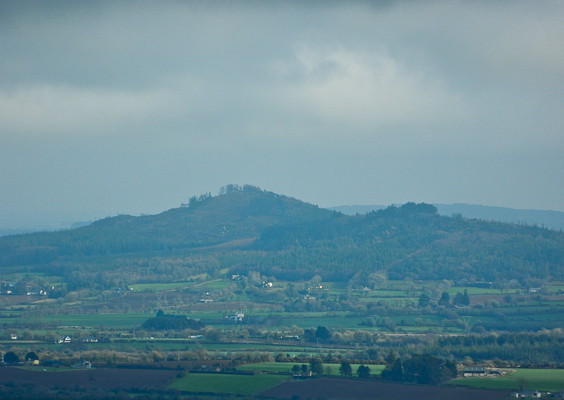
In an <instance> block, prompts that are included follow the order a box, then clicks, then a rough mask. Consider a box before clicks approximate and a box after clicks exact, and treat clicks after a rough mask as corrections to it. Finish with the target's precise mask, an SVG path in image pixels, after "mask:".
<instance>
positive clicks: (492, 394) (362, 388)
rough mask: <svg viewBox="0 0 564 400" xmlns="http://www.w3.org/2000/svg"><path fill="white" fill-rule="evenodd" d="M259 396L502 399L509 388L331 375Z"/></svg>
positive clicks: (387, 399)
mask: <svg viewBox="0 0 564 400" xmlns="http://www.w3.org/2000/svg"><path fill="white" fill-rule="evenodd" d="M261 395H263V396H268V397H274V398H278V399H290V398H292V397H293V396H298V397H300V398H327V399H329V398H331V399H358V400H364V399H366V400H369V399H376V400H405V399H418V400H443V399H444V400H447V399H448V400H451V399H454V398H456V399H457V400H475V399H484V400H502V399H507V397H508V395H509V392H504V391H492V390H471V389H469V390H460V389H451V388H444V387H428V386H414V385H398V384H392V383H383V382H369V381H345V380H342V379H335V378H331V379H329V378H323V379H314V380H306V381H303V382H287V383H283V384H281V385H279V386H277V387H274V388H273V389H270V390H267V391H265V392H263V393H261Z"/></svg>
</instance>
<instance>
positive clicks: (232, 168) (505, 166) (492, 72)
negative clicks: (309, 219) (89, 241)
mask: <svg viewBox="0 0 564 400" xmlns="http://www.w3.org/2000/svg"><path fill="white" fill-rule="evenodd" d="M1 7H2V8H0V53H1V54H2V55H3V56H2V58H0V120H1V121H2V126H1V128H0V141H1V142H2V146H0V155H1V157H0V186H1V187H0V189H1V190H0V225H1V224H2V220H3V219H4V220H6V218H7V217H6V216H7V215H13V214H17V213H22V215H23V214H25V213H28V214H29V215H31V211H30V210H37V208H40V207H42V208H44V210H45V213H48V212H49V210H51V211H52V213H55V211H56V210H61V209H62V210H65V209H66V210H68V212H69V213H70V212H74V214H73V215H81V214H80V211H81V210H83V209H88V210H93V211H92V213H93V214H96V216H105V215H104V214H105V213H115V211H117V210H118V209H119V211H121V212H131V213H140V212H157V211H162V209H164V208H167V207H172V206H175V205H177V204H178V203H180V202H182V201H184V200H185V199H186V197H187V196H190V195H194V194H199V193H201V192H207V191H210V190H214V188H217V187H219V186H221V185H224V184H226V183H230V182H233V183H251V184H256V185H259V186H263V187H265V188H267V189H269V190H273V191H280V192H283V193H286V194H289V195H293V196H296V197H300V198H303V199H305V200H309V201H313V202H316V203H320V204H322V205H326V206H334V205H339V204H345V203H347V204H353V203H378V204H385V203H387V202H388V203H392V202H393V203H397V202H401V201H409V200H414V201H429V202H438V203H448V202H477V203H484V204H490V205H500V206H514V207H523V208H553V209H560V210H562V209H563V208H562V207H563V206H562V204H561V199H562V193H561V192H559V190H558V189H557V188H558V187H563V186H564V181H563V179H564V178H563V177H562V176H561V175H562V174H561V173H559V171H561V170H562V168H561V167H562V162H561V161H560V159H561V157H560V154H562V151H564V135H562V134H561V127H562V126H563V122H564V120H563V119H564V117H563V115H564V114H562V112H561V110H562V109H563V108H564V107H563V106H564V95H563V93H564V79H563V76H564V48H563V47H562V43H564V26H563V25H562V23H561V21H562V20H563V19H564V6H562V3H560V2H551V1H544V2H535V3H531V2H525V1H516V2H495V3H492V2H479V1H478V2H466V1H454V2H453V1H423V2H409V1H387V2H369V1H366V2H365V1H357V2H346V3H342V2H315V3H311V2H307V3H306V2H276V3H274V4H271V3H268V4H265V2H227V1H226V2H196V1H193V2H191V1H188V2H182V1H166V2H135V3H130V2H117V1H115V2H74V1H70V2H50V1H47V2H3V3H2V4H1ZM336 187H338V188H341V189H340V190H336V189H335V188H336ZM527 187H530V188H533V189H532V190H527V189H526V188H527ZM149 188H153V189H152V190H150V189H149ZM57 212H58V211H57ZM53 215H54V214H53ZM57 215H58V214H57Z"/></svg>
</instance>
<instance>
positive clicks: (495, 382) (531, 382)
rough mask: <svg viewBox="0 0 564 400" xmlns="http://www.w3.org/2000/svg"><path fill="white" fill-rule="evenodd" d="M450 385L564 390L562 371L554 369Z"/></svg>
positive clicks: (509, 373)
mask: <svg viewBox="0 0 564 400" xmlns="http://www.w3.org/2000/svg"><path fill="white" fill-rule="evenodd" d="M450 384H451V385H456V386H466V387H474V388H483V389H501V390H519V389H520V387H525V388H526V389H531V390H539V391H549V392H558V391H560V390H564V370H561V369H556V370H554V369H553V370H551V369H548V370H547V369H515V370H511V371H508V373H507V374H504V375H503V376H496V377H487V378H461V379H455V380H453V381H451V382H450Z"/></svg>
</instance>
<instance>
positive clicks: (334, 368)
mask: <svg viewBox="0 0 564 400" xmlns="http://www.w3.org/2000/svg"><path fill="white" fill-rule="evenodd" d="M294 365H297V366H301V365H302V364H296V363H276V362H274V363H272V362H270V363H260V364H247V365H242V366H240V367H237V371H262V372H273V373H280V372H282V373H284V372H287V373H290V372H291V371H292V367H293V366H294ZM340 366H341V364H323V368H327V367H329V368H330V369H331V375H337V376H338V375H339V367H340ZM359 366H360V364H351V367H352V371H353V374H356V371H357V369H358V367H359ZM368 367H369V368H370V373H371V374H372V375H380V374H381V373H382V370H383V369H384V365H368Z"/></svg>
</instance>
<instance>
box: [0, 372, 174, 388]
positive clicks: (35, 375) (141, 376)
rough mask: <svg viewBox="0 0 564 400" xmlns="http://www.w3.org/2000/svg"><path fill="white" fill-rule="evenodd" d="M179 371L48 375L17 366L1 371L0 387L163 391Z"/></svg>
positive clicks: (53, 373) (56, 373)
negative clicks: (24, 386) (26, 386)
mask: <svg viewBox="0 0 564 400" xmlns="http://www.w3.org/2000/svg"><path fill="white" fill-rule="evenodd" d="M178 373H179V371H173V370H149V369H121V368H103V369H81V370H76V371H61V372H44V371H43V370H42V369H41V367H38V370H37V371H28V370H22V369H19V368H13V367H4V368H0V385H4V386H5V385H7V384H8V385H10V386H11V385H14V386H23V385H30V386H40V387H45V388H49V389H66V390H77V389H94V388H100V389H105V390H120V389H123V390H128V389H139V390H151V389H162V388H163V387H164V386H165V385H166V384H167V383H169V382H171V381H172V380H173V379H174V378H176V376H177V374H178Z"/></svg>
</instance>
